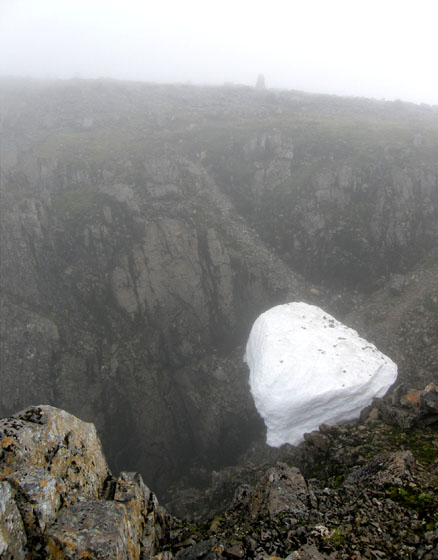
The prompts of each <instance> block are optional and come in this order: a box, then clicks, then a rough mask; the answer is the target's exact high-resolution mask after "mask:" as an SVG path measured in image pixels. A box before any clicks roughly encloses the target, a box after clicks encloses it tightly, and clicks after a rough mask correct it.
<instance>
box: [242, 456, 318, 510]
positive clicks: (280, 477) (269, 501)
mask: <svg viewBox="0 0 438 560" xmlns="http://www.w3.org/2000/svg"><path fill="white" fill-rule="evenodd" d="M307 507H308V489H307V484H306V481H305V480H304V478H303V476H302V475H301V473H300V472H299V470H298V469H296V468H291V467H288V466H287V465H285V464H282V463H279V464H278V465H277V466H276V467H273V468H270V469H268V470H267V471H266V473H265V474H264V475H263V477H262V478H261V480H260V481H259V483H258V484H257V486H256V488H255V490H254V492H253V494H252V495H251V498H250V502H249V510H250V512H251V515H252V517H253V518H254V519H257V518H258V517H261V516H263V514H266V513H268V514H269V515H271V516H275V515H277V514H279V513H282V512H288V513H290V514H292V515H294V516H303V515H304V514H305V513H306V512H307Z"/></svg>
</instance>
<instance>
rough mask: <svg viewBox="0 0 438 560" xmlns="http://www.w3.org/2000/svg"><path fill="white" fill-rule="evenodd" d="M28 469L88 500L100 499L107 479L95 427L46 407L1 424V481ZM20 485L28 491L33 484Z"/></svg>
mask: <svg viewBox="0 0 438 560" xmlns="http://www.w3.org/2000/svg"><path fill="white" fill-rule="evenodd" d="M29 465H31V466H32V467H34V468H35V467H36V468H40V469H45V470H46V471H47V472H48V473H50V476H51V477H54V478H59V479H61V480H62V481H63V482H64V484H65V485H66V487H67V491H68V492H69V493H79V494H81V495H84V496H86V497H90V498H97V497H99V495H100V493H101V492H102V490H103V485H104V482H105V480H106V478H107V477H108V475H109V470H108V466H107V464H106V460H105V457H104V455H103V452H102V446H101V444H100V441H99V439H98V437H97V434H96V429H95V427H94V425H93V424H88V423H86V422H82V421H81V420H79V419H78V418H76V417H75V416H73V415H71V414H68V413H67V412H65V411H63V410H59V409H56V408H54V407H51V406H46V405H43V406H35V407H30V408H27V409H25V410H23V411H22V412H19V413H18V414H15V415H14V416H11V417H10V418H5V419H3V420H0V479H1V478H4V477H5V476H7V475H10V474H11V473H14V472H15V471H17V470H19V469H20V468H27V467H28V466H29ZM34 472H35V471H34ZM13 480H16V479H15V478H14V479H13ZM17 481H18V479H17ZM22 483H23V484H25V486H27V487H28V488H30V487H32V486H34V483H35V480H34V481H33V482H31V480H30V479H28V480H27V481H26V482H24V480H22ZM17 484H18V482H17ZM55 486H56V484H55V483H53V489H55ZM48 487H52V483H50V484H49V483H48Z"/></svg>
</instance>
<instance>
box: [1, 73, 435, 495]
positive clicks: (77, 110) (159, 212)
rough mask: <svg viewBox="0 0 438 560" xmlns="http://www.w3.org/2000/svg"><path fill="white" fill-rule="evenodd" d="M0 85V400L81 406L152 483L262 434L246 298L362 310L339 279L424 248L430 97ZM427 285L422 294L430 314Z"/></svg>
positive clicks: (256, 302)
mask: <svg viewBox="0 0 438 560" xmlns="http://www.w3.org/2000/svg"><path fill="white" fill-rule="evenodd" d="M0 96H1V103H2V125H1V126H2V142H1V145H0V155H1V185H0V186H1V203H2V204H1V218H2V219H1V237H0V241H1V244H0V250H1V262H0V266H1V275H0V276H1V287H2V296H1V306H2V308H1V309H2V315H1V329H2V330H1V341H0V342H1V357H0V359H1V386H2V390H1V393H0V411H1V413H3V414H10V413H12V412H13V411H14V410H17V409H19V408H22V407H24V406H28V405H31V404H33V403H35V402H49V403H51V404H53V405H57V406H60V407H63V408H66V409H67V410H69V411H71V412H73V413H75V414H77V415H79V416H81V417H82V418H84V419H85V420H88V421H93V422H95V423H96V425H97V428H98V430H99V432H100V433H101V434H102V437H103V441H104V443H105V446H106V449H107V450H108V454H109V460H110V463H111V465H112V466H115V467H116V468H121V467H122V464H121V461H122V457H123V468H127V469H131V470H138V471H140V472H142V473H143V474H144V476H145V477H146V478H147V480H148V481H150V483H151V484H153V485H154V488H155V489H156V490H157V491H158V492H160V491H162V490H164V489H165V488H167V487H168V484H169V483H170V482H171V481H174V480H175V479H177V478H179V477H181V475H182V474H183V473H184V474H185V475H187V476H190V472H191V471H190V467H193V465H194V464H196V465H197V466H196V468H195V471H196V473H197V474H196V476H197V477H198V478H199V477H200V476H201V475H200V473H202V472H204V470H207V471H208V470H210V469H212V468H219V467H220V466H223V465H224V464H230V463H232V462H234V461H235V460H236V458H237V456H238V455H239V454H240V453H241V452H243V451H244V450H245V449H246V448H247V447H248V446H249V445H250V443H251V442H252V441H253V440H254V439H257V437H259V436H261V437H263V435H262V431H261V430H262V428H261V426H260V422H259V420H258V418H257V415H256V412H255V410H254V407H253V404H252V402H251V399H250V396H249V391H248V387H247V372H246V370H245V368H244V366H243V364H242V362H241V359H242V356H243V349H242V347H241V345H242V344H243V343H244V342H245V341H246V336H247V334H248V332H249V328H250V326H251V324H252V321H253V320H254V319H255V317H256V316H257V315H258V314H259V313H260V312H262V311H263V310H265V309H266V308H268V307H271V306H272V305H275V304H278V303H284V302H286V301H292V300H297V299H298V300H304V301H308V302H314V303H318V304H321V305H323V306H326V305H328V306H329V308H330V307H333V308H335V311H336V309H337V310H341V311H342V313H345V311H346V310H350V311H351V310H352V309H353V310H356V309H357V310H358V313H357V314H356V315H352V320H353V323H354V322H357V323H360V322H361V321H362V319H363V313H362V312H361V311H360V307H361V306H362V305H363V303H364V301H363V299H361V298H362V296H361V295H360V294H359V293H353V295H351V293H352V292H351V289H352V288H353V287H362V288H366V289H367V290H370V289H372V288H373V286H380V285H381V283H382V282H384V281H385V279H383V280H382V275H385V274H386V275H388V274H389V273H393V272H394V271H399V270H402V271H404V272H405V273H406V272H407V271H408V270H410V269H409V266H411V264H413V263H414V262H415V261H417V260H418V259H419V258H420V257H421V255H423V254H424V253H425V252H426V251H427V250H429V249H430V248H431V247H432V246H433V245H434V244H435V245H436V240H437V230H436V224H437V223H438V220H437V219H436V218H437V215H436V213H437V204H436V202H437V169H436V154H437V151H436V147H437V142H438V140H437V138H438V134H437V130H438V125H437V117H436V113H434V112H433V111H432V110H430V109H428V108H419V107H416V106H411V105H406V106H403V105H402V106H397V105H396V104H393V105H392V104H384V103H383V104H379V103H372V102H366V101H363V100H362V101H360V100H349V101H348V100H340V99H337V98H325V97H314V96H306V95H305V94H299V93H291V94H281V93H277V94H273V93H269V92H267V93H261V92H255V91H253V90H251V89H246V88H231V89H228V88H217V89H216V88H190V87H182V86H181V87H178V86H175V87H164V86H152V85H144V84H123V83H108V82H105V81H96V82H85V81H80V80H79V81H72V82H65V83H52V82H48V83H41V82H20V81H7V80H5V81H3V82H2V84H1V88H0ZM296 271H299V272H300V273H302V274H303V275H305V279H304V277H303V276H302V275H300V274H298V273H297V272H296ZM311 282H316V283H317V284H318V285H316V286H315V285H314V284H312V283H311ZM379 282H380V284H379ZM320 283H321V284H323V286H320V285H319V284H320ZM333 284H334V285H336V287H337V290H338V291H337V292H336V293H335V294H333V292H332V291H331V288H327V286H332V285H333ZM344 292H345V293H344ZM435 292H436V286H434V285H433V283H429V285H428V289H427V291H426V292H424V294H423V299H422V300H421V302H416V303H415V305H417V303H419V304H421V305H422V301H423V300H424V302H425V303H426V304H427V302H429V300H430V301H432V304H431V306H432V307H430V305H429V307H427V306H426V307H425V313H429V315H430V317H429V315H428V317H429V319H428V323H427V324H428V332H429V331H431V332H432V331H433V329H434V328H435V327H434V325H436V312H435V311H434V307H433V305H434V304H433V301H434V300H433V297H434V294H435ZM339 294H341V295H342V296H343V299H341V300H338V295H339ZM350 296H351V297H350ZM431 298H432V299H431ZM346 301H348V302H350V303H345V302H346ZM385 301H386V300H385ZM399 320H401V321H402V323H403V321H404V319H400V318H399ZM367 325H368V326H371V331H372V321H371V323H370V322H369V323H368V324H367ZM352 326H354V324H353V325H352ZM366 328H368V327H366ZM419 328H420V329H421V328H422V327H421V326H420V327H419ZM385 332H386V333H387V335H388V338H389V340H388V346H391V344H392V343H391V336H390V333H391V325H389V326H388V327H387V328H386V330H385ZM367 336H369V337H371V338H372V336H373V335H372V334H371V335H370V334H369V332H368V333H367ZM428 336H429V335H428ZM403 340H404V337H401V339H400V343H399V344H398V346H397V348H396V350H395V352H396V353H398V354H397V355H394V354H391V353H390V352H389V353H390V355H391V357H393V358H394V359H398V358H399V356H400V355H403V353H404V350H405V349H404V348H403ZM432 341H436V336H435V335H433V336H432ZM376 342H377V341H376ZM429 349H430V355H431V356H432V357H431V359H430V361H429V362H428V363H427V364H426V366H425V369H424V372H423V374H424V377H425V378H426V377H427V376H428V375H430V374H431V370H432V369H433V367H434V364H435V363H436V359H437V357H436V356H434V355H433V353H434V352H435V354H436V343H435V342H432V345H431V346H430V347H429ZM385 350H386V348H385ZM417 354H418V352H417V351H414V352H413V353H412V357H411V358H410V359H409V364H408V365H407V367H406V368H405V375H408V374H409V375H410V376H411V377H413V378H415V371H412V370H411V366H410V364H414V363H415V361H416V359H417V358H416V357H417ZM224 448H225V450H226V451H224ZM201 478H202V476H201Z"/></svg>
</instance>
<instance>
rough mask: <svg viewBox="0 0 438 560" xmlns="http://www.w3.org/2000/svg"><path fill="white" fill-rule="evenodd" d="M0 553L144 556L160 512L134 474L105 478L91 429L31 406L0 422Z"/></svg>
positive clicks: (152, 546)
mask: <svg viewBox="0 0 438 560" xmlns="http://www.w3.org/2000/svg"><path fill="white" fill-rule="evenodd" d="M0 514H1V515H0V553H1V557H2V558H4V559H5V560H13V559H14V560H15V559H17V558H18V559H25V558H26V559H27V558H52V559H59V558H72V559H73V558H114V559H116V558H117V559H118V558H126V559H130V560H131V559H138V558H151V557H152V556H153V555H154V553H155V551H156V549H157V546H158V543H159V541H160V539H161V538H162V537H163V534H164V532H165V530H166V523H167V517H168V516H167V514H165V513H164V511H163V510H161V508H160V507H159V506H158V502H157V499H156V498H155V496H154V494H153V493H152V492H151V491H150V490H149V489H148V488H147V487H146V485H145V484H144V483H143V480H142V478H141V476H140V475H137V474H134V473H121V475H120V476H119V477H118V478H114V477H112V475H111V473H110V471H109V469H108V466H107V464H106V460H105V457H104V455H103V453H102V448H101V444H100V441H99V439H98V437H97V434H96V430H95V427H94V426H93V424H89V423H85V422H82V421H80V420H79V419H77V418H76V417H74V416H72V415H71V414H68V413H66V412H64V411H62V410H58V409H55V408H53V407H50V406H36V407H31V408H28V409H25V410H24V411H22V412H20V413H18V414H16V415H14V416H12V417H10V418H6V419H4V420H2V421H1V422H0Z"/></svg>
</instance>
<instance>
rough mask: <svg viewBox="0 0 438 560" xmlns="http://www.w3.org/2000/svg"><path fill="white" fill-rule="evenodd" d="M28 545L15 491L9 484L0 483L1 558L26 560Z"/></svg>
mask: <svg viewBox="0 0 438 560" xmlns="http://www.w3.org/2000/svg"><path fill="white" fill-rule="evenodd" d="M26 543H27V538H26V533H25V531H24V526H23V521H22V519H21V515H20V511H19V510H18V508H17V504H16V502H15V492H14V489H13V488H12V486H11V485H10V484H9V482H0V558H2V560H24V559H25V558H26V551H27V548H26Z"/></svg>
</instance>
